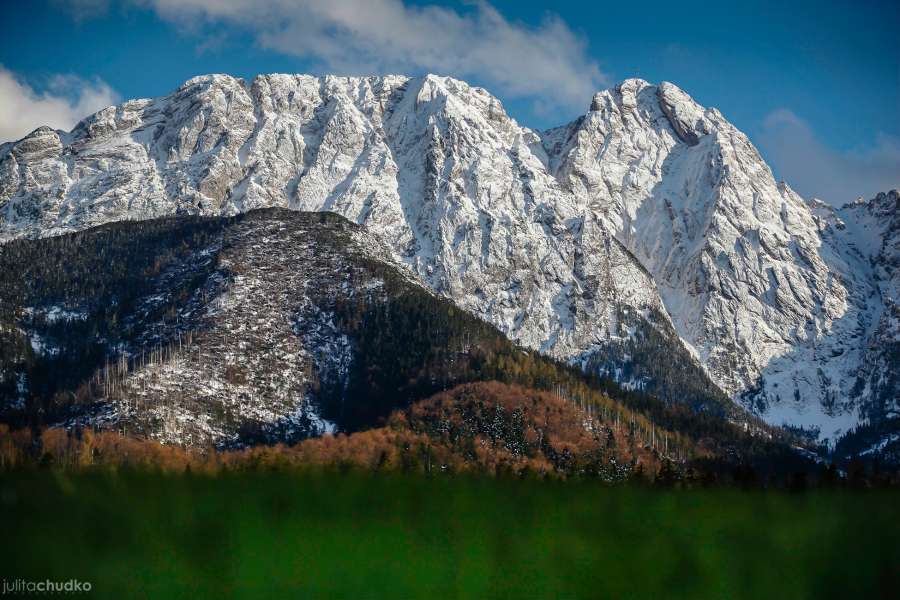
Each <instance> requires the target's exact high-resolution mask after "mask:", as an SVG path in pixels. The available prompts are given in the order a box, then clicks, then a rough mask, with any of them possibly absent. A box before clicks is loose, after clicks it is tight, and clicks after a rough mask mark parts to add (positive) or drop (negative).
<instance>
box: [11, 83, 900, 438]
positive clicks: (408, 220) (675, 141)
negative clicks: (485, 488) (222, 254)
mask: <svg viewBox="0 0 900 600" xmlns="http://www.w3.org/2000/svg"><path fill="white" fill-rule="evenodd" d="M590 108H591V110H590V112H588V113H587V114H586V115H584V116H583V117H581V118H579V119H578V120H576V121H574V122H572V123H570V124H569V125H565V126H562V127H559V128H556V129H552V130H549V131H546V132H543V133H541V134H540V137H539V136H538V135H537V134H536V133H534V132H532V131H531V130H529V129H527V128H524V127H521V126H519V125H518V124H517V123H516V122H515V121H514V120H513V119H511V118H510V117H509V116H508V115H507V114H506V112H505V111H504V109H503V106H502V104H501V103H500V102H499V100H497V99H496V98H494V97H493V96H491V95H490V94H489V93H488V92H487V91H485V90H483V89H482V88H479V87H473V86H470V85H468V84H467V83H465V82H463V81H460V80H457V79H453V78H450V77H442V76H438V75H425V76H422V77H416V78H409V77H403V76H383V77H336V76H326V77H314V76H310V75H283V74H270V75H259V76H257V77H256V78H254V79H253V80H252V82H250V83H249V84H247V82H245V81H243V80H241V79H238V78H234V77H230V76H228V75H205V76H201V77H197V78H193V79H191V80H189V81H188V82H186V83H185V84H184V85H183V86H182V87H181V88H179V89H178V90H176V91H175V92H174V93H173V94H171V95H169V96H166V97H163V98H159V99H155V100H141V101H130V102H125V103H123V104H121V105H119V106H117V107H111V108H109V109H105V110H103V111H100V112H99V113H97V114H96V115H93V116H92V117H89V118H88V119H86V120H85V121H83V122H82V123H81V124H80V125H79V126H78V128H76V131H75V132H74V133H73V135H72V136H59V135H58V134H56V133H55V132H52V130H49V129H42V130H38V131H36V132H35V133H34V134H32V136H29V137H28V138H26V139H25V140H23V141H20V142H19V143H17V144H15V145H14V146H3V147H2V151H0V241H5V240H10V239H13V238H19V237H40V236H46V235H53V234H58V233H63V232H67V231H77V230H82V229H85V228H88V227H91V226H94V225H99V224H102V223H107V222H111V221H119V220H125V219H130V220H139V219H148V218H153V217H160V216H165V215H171V214H201V215H231V214H237V213H243V212H247V211H250V210H252V209H255V208H264V207H286V208H291V209H295V210H305V211H329V212H335V213H338V214H341V215H343V216H345V217H346V218H348V219H350V220H351V221H353V222H355V223H358V224H361V225H365V226H366V227H367V228H368V230H369V231H371V232H372V234H373V235H374V236H376V237H377V239H379V240H380V241H381V242H382V243H384V244H385V245H386V246H387V247H389V248H390V251H391V254H392V257H393V260H394V261H396V263H397V264H399V265H402V268H403V269H405V270H406V271H407V272H408V273H410V274H411V276H414V277H416V278H418V280H419V281H421V282H422V283H423V284H424V285H427V286H428V287H430V288H431V289H432V290H434V291H435V292H437V293H439V294H442V295H445V296H447V297H449V298H451V299H452V300H453V301H454V302H455V303H456V304H457V305H458V306H460V307H462V308H464V309H465V310H468V311H471V312H472V313H474V314H476V315H478V316H480V317H482V318H484V319H485V320H488V321H490V322H491V323H493V324H494V325H496V326H497V327H498V328H499V329H500V330H501V331H503V332H504V333H505V334H507V335H509V336H510V337H511V338H512V339H514V340H516V341H517V342H520V343H521V344H523V345H525V346H527V347H530V348H534V349H539V350H541V351H542V352H546V353H548V354H552V355H553V356H555V357H557V358H561V359H564V360H568V361H570V362H573V363H575V364H578V365H581V366H586V365H591V367H590V368H592V369H595V370H596V371H597V372H603V373H607V374H612V375H613V376H615V377H616V378H618V379H620V380H622V381H626V382H628V384H629V385H632V386H634V387H638V388H640V389H656V390H662V389H663V387H664V386H663V384H662V383H661V382H664V381H671V380H672V378H673V377H674V376H673V375H672V374H671V372H664V371H661V370H659V369H656V370H654V368H651V366H648V364H646V363H641V361H642V360H650V358H649V357H652V356H654V355H653V352H652V351H650V350H648V349H647V348H648V347H650V348H660V347H666V348H668V351H667V352H668V354H669V355H678V356H682V357H686V358H684V359H683V360H682V359H679V360H680V361H681V362H680V363H679V364H682V365H686V364H690V365H693V367H696V368H697V369H698V371H697V372H698V373H702V374H703V376H704V377H708V378H709V379H710V380H711V381H712V382H713V383H711V384H710V385H712V386H713V387H715V388H717V389H719V390H720V391H719V392H717V393H719V394H721V393H722V391H724V392H725V393H727V394H728V395H729V396H731V397H732V398H734V399H736V400H739V401H744V402H746V403H747V404H748V405H750V406H753V407H754V408H756V409H757V410H759V411H760V412H761V413H762V414H764V415H766V418H769V419H770V420H772V421H773V422H777V423H779V424H780V422H781V421H783V420H786V421H788V422H792V423H795V424H800V425H805V426H817V427H820V428H821V429H822V431H823V432H824V433H823V436H833V434H835V432H838V431H843V430H846V429H847V428H848V427H849V426H852V425H853V424H854V423H855V422H857V421H856V420H857V418H858V414H859V413H858V412H857V406H859V405H860V403H865V402H867V401H868V400H867V399H868V398H872V397H875V396H877V395H878V394H880V393H881V392H879V391H877V390H875V388H874V387H872V386H876V387H877V385H881V384H876V383H873V384H872V386H869V387H865V386H863V385H862V384H860V385H857V382H858V381H859V379H858V375H857V372H858V370H859V367H860V364H862V362H861V361H862V360H863V358H862V357H863V356H864V355H865V353H866V352H867V350H866V347H867V346H866V344H867V343H869V342H870V341H872V340H873V339H874V338H873V336H874V335H876V334H875V333H873V332H876V330H877V331H881V334H882V335H887V334H886V333H884V332H886V331H889V329H887V328H888V325H885V326H884V328H882V329H878V327H880V326H879V325H878V323H877V320H878V319H877V318H876V317H877V316H878V315H880V314H882V312H883V309H884V307H883V306H882V305H880V304H878V303H879V302H882V296H881V294H880V292H879V291H878V290H879V289H882V288H880V287H879V286H880V281H882V279H878V278H883V274H882V273H881V272H880V271H879V272H875V271H873V268H872V266H871V265H868V264H867V263H865V262H860V261H858V260H857V258H856V257H857V255H858V254H859V252H858V250H859V243H861V242H859V243H856V242H854V243H855V244H856V245H855V246H852V245H851V244H850V243H849V242H847V241H846V240H845V239H844V238H843V237H841V236H843V235H844V234H845V233H846V234H847V235H849V233H847V232H850V231H851V230H853V227H855V225H854V223H855V222H853V221H852V220H847V219H844V220H847V221H848V223H849V225H848V227H847V230H846V231H844V230H839V229H837V228H832V230H831V231H824V230H823V228H820V227H819V223H818V222H817V220H816V215H815V207H812V206H810V205H809V204H808V203H806V202H804V201H803V200H802V199H801V198H800V197H799V196H797V195H796V194H795V193H793V191H791V190H790V188H788V187H787V186H786V185H779V184H778V183H777V182H776V181H775V179H774V177H773V176H772V172H771V170H770V169H769V168H768V166H767V165H766V164H765V162H764V161H763V159H762V157H761V156H760V155H759V153H758V152H757V151H756V149H755V148H754V147H753V145H752V144H751V143H750V141H749V139H748V138H747V137H746V136H745V135H743V134H742V133H741V132H740V131H738V130H737V129H736V128H734V127H733V126H731V125H730V124H729V123H728V122H727V121H726V120H725V119H724V118H722V116H721V115H720V114H719V113H718V112H717V111H715V110H713V109H705V108H704V107H702V106H700V105H699V104H698V103H697V102H695V101H694V100H693V99H692V98H691V97H690V96H689V95H688V94H687V93H685V92H684V91H683V90H681V89H680V88H678V87H677V86H675V85H674V84H671V83H668V82H662V83H660V84H658V85H654V84H651V83H649V82H647V81H645V80H642V79H628V80H625V81H623V82H621V83H620V84H619V85H617V86H615V88H613V89H612V90H605V91H601V92H599V93H598V94H596V95H595V96H594V98H593V101H592V103H591V107H590ZM891 197H892V196H890V195H885V196H884V197H883V199H882V201H881V202H880V204H883V205H889V204H890V198H891ZM893 198H896V194H895V195H894V196H893ZM842 219H843V217H842ZM860 219H861V220H860V223H862V224H863V225H865V224H866V223H868V222H869V221H864V220H862V217H860ZM872 231H876V234H877V236H884V235H888V233H889V232H888V231H887V229H886V228H884V227H879V228H877V229H873V230H872ZM877 236H876V237H877ZM869 245H870V246H871V247H872V252H870V253H869V254H870V255H872V256H874V255H876V254H877V253H876V250H877V251H879V252H880V250H879V249H880V248H881V247H882V246H883V244H882V237H877V240H875V241H873V242H872V243H871V244H869ZM854 248H856V250H854ZM867 248H868V246H867ZM854 251H857V254H854ZM885 264H888V263H885ZM879 311H882V312H879ZM890 331H892V330H890ZM660 339H663V340H666V342H665V343H663V342H660V341H659V340H660ZM882 345H883V344H882ZM686 369H687V368H686V367H685V368H681V370H680V372H681V373H685V372H688V370H686ZM820 372H821V373H824V374H825V375H824V376H820V375H819V373H820ZM693 379H702V378H700V377H699V376H698V377H693ZM885 381H887V380H885ZM888 383H889V382H888ZM884 385H887V383H886V384H884ZM879 389H880V388H879ZM660 393H662V392H660ZM854 394H855V395H854ZM836 397H841V398H848V399H850V400H848V401H847V402H844V403H843V404H842V405H836V404H835V403H834V402H833V399H834V398H836ZM796 398H800V400H796Z"/></svg>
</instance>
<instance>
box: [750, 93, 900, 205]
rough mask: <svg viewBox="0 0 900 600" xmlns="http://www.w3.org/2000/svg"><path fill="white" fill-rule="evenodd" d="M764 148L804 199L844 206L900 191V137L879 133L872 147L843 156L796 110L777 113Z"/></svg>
mask: <svg viewBox="0 0 900 600" xmlns="http://www.w3.org/2000/svg"><path fill="white" fill-rule="evenodd" d="M759 145H760V147H761V148H762V149H763V151H764V152H765V154H766V155H767V157H768V159H769V160H770V161H771V162H772V165H773V167H774V168H775V170H776V172H777V173H778V174H779V175H780V176H781V177H782V178H784V179H785V180H786V181H787V182H788V184H790V185H791V187H793V188H794V189H795V190H797V192H799V193H800V194H801V195H803V196H805V197H807V198H809V197H813V196H814V197H816V198H821V199H822V200H826V201H828V202H830V203H832V204H835V205H838V206H839V205H842V204H844V203H846V202H849V201H851V200H854V199H856V198H857V197H859V196H862V197H864V198H870V197H872V196H874V195H875V194H876V193H878V192H882V191H887V190H889V189H893V188H900V139H898V138H896V137H894V136H889V135H879V136H877V138H876V139H875V141H874V143H872V144H870V145H869V146H868V147H865V148H860V149H856V150H852V151H846V152H839V151H836V150H834V149H833V148H831V147H829V146H827V145H826V144H825V143H824V142H822V141H821V140H820V139H819V138H818V137H817V136H816V134H815V132H814V131H813V129H812V128H811V127H810V126H809V124H808V123H807V122H806V121H805V120H803V119H802V118H800V117H799V116H797V114H795V113H794V112H793V111H791V110H789V109H786V108H782V109H778V110H776V111H773V112H771V113H770V114H769V115H768V116H767V117H766V119H765V121H764V123H763V131H762V135H761V136H760V138H759Z"/></svg>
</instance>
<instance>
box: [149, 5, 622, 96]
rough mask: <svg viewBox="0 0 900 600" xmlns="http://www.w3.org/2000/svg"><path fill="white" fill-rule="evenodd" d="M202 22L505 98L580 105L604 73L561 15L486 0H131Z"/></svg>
mask: <svg viewBox="0 0 900 600" xmlns="http://www.w3.org/2000/svg"><path fill="white" fill-rule="evenodd" d="M133 1H134V2H136V3H137V4H140V5H144V6H149V7H151V8H152V9H154V10H155V11H156V13H157V14H158V15H159V16H160V17H161V18H163V19H165V20H167V21H170V22H172V23H173V24H176V25H178V26H180V27H184V28H188V30H190V31H194V32H196V31H197V30H198V28H199V29H200V30H202V29H203V27H204V26H206V25H220V24H226V25H230V26H234V27H237V28H240V29H243V30H247V31H250V32H251V33H252V34H253V35H254V37H255V39H256V41H257V43H258V44H260V45H261V46H263V47H265V48H269V49H272V50H275V51H278V52H281V53H284V54H287V55H292V56H298V57H303V58H306V59H309V60H312V61H313V62H315V63H317V64H318V65H319V66H321V68H322V69H323V70H326V71H328V72H331V73H343V74H376V73H413V74H422V73H425V72H434V73H438V74H443V75H451V76H456V77H460V78H471V79H475V80H478V81H481V82H483V83H484V84H485V85H489V86H491V88H492V89H493V90H495V91H496V92H497V93H500V94H502V95H504V96H506V97H509V98H532V99H534V100H540V101H541V102H542V103H543V104H544V105H546V103H548V102H550V103H553V104H556V105H557V106H559V107H564V108H567V109H571V108H577V109H583V108H584V107H585V106H587V104H588V103H589V102H590V98H591V96H592V95H593V94H594V92H596V91H597V90H598V89H599V88H601V87H603V86H604V85H606V84H607V83H608V81H607V78H606V76H605V75H604V74H603V73H602V72H601V70H600V68H599V66H598V65H597V63H596V62H595V61H593V60H591V58H590V57H589V56H588V53H587V48H586V42H585V40H584V39H583V38H582V37H581V36H579V35H578V34H576V33H575V32H574V31H573V30H572V29H571V28H569V26H568V25H567V24H566V23H564V22H563V21H562V20H561V19H560V18H558V17H556V16H552V15H548V16H546V17H545V18H544V20H543V21H542V22H541V23H540V25H538V26H536V27H531V26H528V25H526V24H523V23H517V22H511V21H509V20H508V19H506V18H505V17H504V16H503V15H502V14H500V13H499V12H498V11H497V10H496V9H495V8H494V7H493V6H491V5H490V4H488V3H487V2H486V1H477V2H474V3H473V4H472V5H471V8H470V9H467V10H465V11H457V10H453V9H451V8H446V7H440V6H435V5H427V6H413V5H408V4H406V3H404V2H403V1H402V0H302V1H299V2H297V1H291V0H133Z"/></svg>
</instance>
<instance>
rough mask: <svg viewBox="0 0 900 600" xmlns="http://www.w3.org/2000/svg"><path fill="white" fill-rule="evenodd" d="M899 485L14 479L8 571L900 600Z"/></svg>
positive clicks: (317, 585)
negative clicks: (804, 487) (759, 488)
mask: <svg viewBox="0 0 900 600" xmlns="http://www.w3.org/2000/svg"><path fill="white" fill-rule="evenodd" d="M898 507H900V494H898V493H897V492H876V491H871V492H856V493H851V492H815V493H813V492H811V493H806V494H794V495H791V494H782V493H767V492H741V491H736V490H735V491H726V490H709V491H660V490H651V489H629V488H604V487H601V486H599V485H596V484H588V483H577V482H569V483H554V482H529V481H504V480H492V479H453V480H448V479H424V478H386V477H380V478H376V477H363V476H355V475H288V474H259V473H258V474H226V475H220V476H218V477H214V478H213V477H204V476H196V475H195V476H191V475H180V476H167V475H158V474H146V473H145V474H139V473H130V474H129V473H124V474H123V473H119V474H118V475H115V474H103V473H84V474H71V473H63V472H52V471H47V470H45V471H33V472H24V473H13V474H9V473H6V474H3V475H2V476H0V514H2V517H0V525H2V528H3V532H4V537H5V543H3V544H0V573H2V577H3V578H5V579H6V580H8V581H11V580H13V579H15V578H19V579H26V580H28V579H31V580H44V579H53V580H67V579H69V578H77V579H78V580H80V581H89V582H91V584H92V588H93V589H92V592H91V593H90V594H87V595H85V596H89V597H97V598H165V599H174V598H298V597H299V598H304V597H308V598H331V597H345V598H452V597H465V598H490V597H524V598H648V599H663V598H728V599H730V598H760V599H770V598H772V599H776V598H785V599H790V600H799V599H802V598H852V599H857V598H888V597H898V596H897V594H898V593H900V587H898V586H900V521H898V517H900V514H898Z"/></svg>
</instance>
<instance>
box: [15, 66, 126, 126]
mask: <svg viewBox="0 0 900 600" xmlns="http://www.w3.org/2000/svg"><path fill="white" fill-rule="evenodd" d="M118 101H119V96H118V94H116V93H115V92H114V91H113V89H112V88H110V87H109V86H108V85H107V84H106V83H104V82H103V81H102V80H100V79H94V80H91V81H87V80H85V79H81V78H79V77H75V76H74V75H56V76H54V77H52V78H50V80H49V81H48V85H47V90H46V91H45V92H41V93H39V92H36V91H35V90H34V89H33V88H32V87H31V86H29V85H28V84H27V83H24V82H23V81H21V80H19V79H18V78H17V77H16V76H15V74H14V73H12V72H11V71H9V70H8V69H6V68H4V67H3V66H2V65H0V142H5V141H11V140H17V139H19V138H21V137H24V136H25V135H27V134H28V133H30V132H31V131H33V130H35V129H36V128H37V127H40V126H41V125H49V126H50V127H53V128H54V129H65V130H69V129H71V128H72V127H73V126H74V125H75V124H76V123H77V122H78V121H80V120H81V119H83V118H84V117H86V116H88V115H90V114H92V113H94V112H97V111H98V110H100V109H101V108H105V107H107V106H110V105H112V104H115V103H116V102H118Z"/></svg>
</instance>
